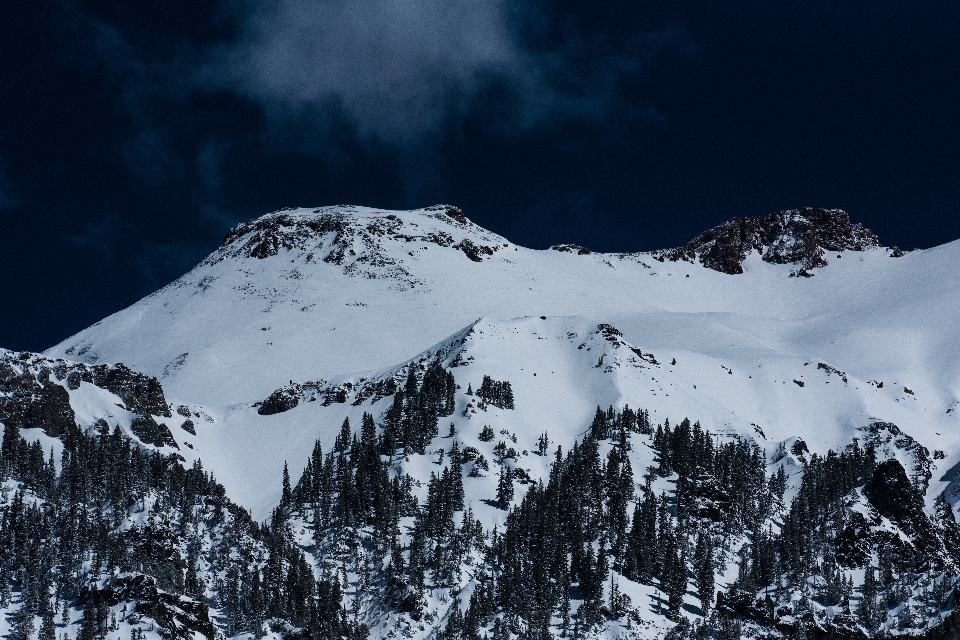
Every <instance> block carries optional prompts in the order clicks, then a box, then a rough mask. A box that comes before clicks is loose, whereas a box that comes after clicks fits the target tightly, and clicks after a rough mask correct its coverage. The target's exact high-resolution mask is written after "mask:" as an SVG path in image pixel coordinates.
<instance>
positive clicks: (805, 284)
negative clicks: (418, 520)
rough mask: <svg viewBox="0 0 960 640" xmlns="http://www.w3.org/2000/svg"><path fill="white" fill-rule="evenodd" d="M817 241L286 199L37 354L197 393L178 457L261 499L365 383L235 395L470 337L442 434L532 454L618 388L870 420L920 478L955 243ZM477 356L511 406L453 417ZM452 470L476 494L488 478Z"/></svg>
mask: <svg viewBox="0 0 960 640" xmlns="http://www.w3.org/2000/svg"><path fill="white" fill-rule="evenodd" d="M826 258H827V259H828V262H829V264H828V265H827V266H825V267H823V268H820V269H816V270H815V271H814V272H815V277H809V278H803V277H789V274H790V273H791V271H793V270H794V269H795V265H790V264H780V265H778V264H771V263H768V262H765V261H763V260H762V259H761V256H760V255H759V254H757V253H752V254H750V255H748V257H747V259H746V260H745V262H744V263H743V270H744V272H743V273H742V274H738V275H727V274H724V273H720V272H718V271H714V270H711V269H707V268H705V267H703V266H701V265H700V264H697V263H691V262H683V261H680V262H670V261H666V262H660V261H658V260H657V259H656V257H655V255H654V254H615V255H614V254H592V253H590V254H582V255H581V254H580V253H578V252H577V251H559V250H546V251H537V250H531V249H526V248H523V247H518V246H516V245H514V244H512V243H510V242H509V241H507V240H505V239H504V238H502V237H500V236H497V235H496V234H493V233H491V232H489V231H486V230H484V229H482V228H480V227H477V226H476V225H474V224H472V223H470V222H469V220H467V219H466V218H464V217H463V216H462V214H460V213H459V211H458V210H455V209H452V208H446V207H434V208H429V209H425V210H416V211H395V212H386V211H379V210H375V209H368V208H362V207H348V206H343V207H330V208H325V209H317V210H313V209H298V210H290V211H283V212H277V213H274V214H270V215H268V216H264V217H263V218H261V219H258V220H257V221H251V222H249V223H245V224H244V225H241V226H240V227H238V228H237V229H235V230H234V231H232V232H231V234H230V235H228V238H227V240H226V241H225V243H224V245H223V246H222V247H221V248H220V249H218V250H217V251H216V252H214V253H213V254H211V256H210V257H209V258H207V259H206V260H204V261H203V262H202V263H201V264H200V265H198V266H197V267H196V268H194V269H193V270H192V271H191V272H190V273H188V274H186V275H185V276H183V277H182V278H180V279H179V280H177V281H176V282H174V283H172V284H171V285H169V286H167V287H165V288H163V289H162V290H160V291H158V292H157V293H155V294H152V295H151V296H148V297H147V298H144V299H143V300H141V301H140V302H138V303H136V304H135V305H133V306H131V307H129V308H128V309H125V310H123V311H120V312H118V313H116V314H114V315H113V316H110V317H109V318H106V319H104V320H103V321H101V322H99V323H97V324H96V325H94V326H92V327H90V328H88V329H86V330H84V331H82V332H80V333H79V334H77V335H75V336H73V337H71V338H69V339H68V340H65V341H64V342H63V343H61V344H59V345H57V346H55V347H53V348H52V349H50V350H49V351H48V352H47V355H48V356H50V357H62V358H68V359H73V360H79V361H83V362H88V363H94V362H123V363H125V364H126V365H128V366H130V367H132V368H133V369H135V370H138V371H142V372H144V373H147V374H150V375H154V376H157V377H158V378H159V379H160V381H161V383H162V384H163V387H164V391H165V393H166V397H167V399H168V400H170V401H171V404H172V405H173V406H179V405H184V406H187V407H190V408H191V412H192V413H196V414H198V415H197V417H194V418H193V421H194V422H195V423H196V432H197V433H196V436H192V435H190V434H188V433H187V432H185V431H183V430H181V429H176V428H174V429H172V431H173V432H174V436H175V437H176V438H177V440H178V442H180V444H181V449H180V451H181V453H182V455H184V456H185V457H186V458H187V459H188V461H189V460H190V458H191V457H193V456H199V457H202V459H203V462H204V466H205V467H206V468H208V469H210V470H212V471H213V472H214V473H215V474H216V476H217V478H218V479H219V480H220V481H221V482H223V483H224V484H225V486H226V487H227V488H228V491H230V493H231V496H232V497H233V498H234V499H235V500H237V501H238V502H240V503H241V504H244V505H245V506H249V507H251V508H253V510H254V514H255V516H257V517H263V516H265V515H266V513H267V511H268V509H269V508H270V507H271V506H272V505H273V504H275V502H276V499H277V498H278V495H279V479H280V477H279V476H280V469H281V468H282V465H283V462H284V461H287V462H288V463H289V465H290V467H291V472H292V473H293V474H294V480H295V479H296V475H297V473H298V471H299V468H300V465H302V463H303V461H304V460H305V458H306V456H307V455H308V453H309V450H310V448H311V447H312V445H313V442H314V440H315V439H317V438H320V439H321V441H322V442H323V443H324V446H325V449H327V448H328V447H329V446H330V444H332V442H333V438H334V437H335V435H336V431H337V429H338V428H339V425H340V422H341V421H342V420H343V417H345V416H347V415H349V416H350V417H351V421H354V420H356V422H354V424H355V425H357V424H359V418H360V415H361V414H362V413H363V412H364V411H372V412H374V413H375V415H378V414H379V412H382V411H383V410H385V408H386V402H387V401H380V402H379V403H378V404H371V403H370V401H369V400H367V401H364V402H363V403H361V404H360V405H357V406H354V405H353V404H352V402H353V400H348V401H347V402H346V403H343V404H338V403H334V404H331V405H329V406H323V403H322V402H312V403H311V402H308V401H306V400H305V401H304V402H303V403H301V404H300V405H299V406H297V407H296V408H294V409H292V410H291V411H288V412H284V413H281V414H276V415H271V416H261V415H259V414H258V413H257V412H256V409H255V408H254V407H252V405H253V404H254V403H257V402H260V401H262V400H264V399H265V398H266V397H267V396H268V395H270V393H272V392H273V391H274V390H276V389H278V388H280V387H284V386H286V385H289V384H291V383H303V382H307V381H325V382H324V383H323V384H328V385H336V384H343V383H344V382H347V381H352V382H354V383H356V382H358V381H359V380H360V379H361V378H367V379H368V380H370V379H375V378H376V377H377V376H381V377H382V376H386V375H392V374H393V373H396V371H398V370H399V368H400V367H402V366H403V365H404V364H406V363H408V362H409V361H410V359H411V357H412V356H414V354H418V353H421V354H422V353H425V352H427V351H429V352H430V353H431V354H433V353H435V352H436V351H437V349H438V348H439V346H442V345H446V347H445V348H444V351H445V356H444V357H446V358H448V360H449V359H452V358H455V357H456V355H454V354H456V353H459V352H460V351H461V350H462V351H464V353H466V354H469V355H465V356H463V357H464V358H467V357H472V358H473V360H467V361H466V366H463V367H455V368H454V372H455V375H456V378H457V382H458V384H460V385H461V387H462V389H461V391H460V392H459V393H460V395H458V413H457V414H456V417H455V419H454V420H453V422H454V423H455V428H456V430H457V432H458V434H459V435H458V436H457V437H458V438H459V439H460V443H461V445H469V446H476V447H478V448H480V450H481V451H482V450H483V449H482V448H481V446H487V447H488V448H489V446H491V445H492V444H495V442H496V441H494V443H488V444H485V443H479V442H474V440H475V438H476V434H477V433H478V432H479V429H480V428H481V427H482V426H483V424H487V423H489V424H490V425H491V426H493V427H494V429H495V431H497V432H498V434H499V431H500V429H506V430H508V431H509V432H510V433H511V434H515V435H516V436H517V439H518V442H517V444H516V445H513V446H515V447H517V450H518V451H522V450H524V449H526V450H528V455H527V456H522V455H521V456H520V458H519V459H518V464H520V465H521V466H522V465H523V464H527V465H529V467H530V471H531V474H533V475H538V474H540V473H542V471H543V469H545V468H546V467H545V464H544V463H546V462H549V461H548V460H547V461H543V462H542V463H541V461H540V460H539V458H538V457H537V456H534V455H533V454H530V453H529V451H531V450H532V449H534V448H535V444H534V443H535V440H536V438H537V437H538V436H539V435H540V434H541V433H542V432H543V431H548V432H549V434H550V437H551V440H553V441H554V442H555V443H557V444H561V445H562V446H564V448H566V447H567V446H569V444H570V443H572V441H573V438H574V437H575V436H576V435H577V434H579V433H581V432H582V431H583V430H584V429H586V427H587V426H588V425H589V421H590V419H591V417H592V414H593V411H594V410H595V408H596V406H597V404H598V403H599V404H603V405H604V406H606V405H607V404H612V405H615V406H622V405H623V404H629V405H630V406H632V407H635V408H646V409H648V410H649V411H650V412H651V418H652V419H654V420H655V421H657V422H658V421H662V420H663V419H664V418H669V419H670V420H671V422H674V421H676V420H679V419H682V418H683V417H685V416H689V417H690V418H691V419H693V420H700V421H701V423H703V424H704V426H706V427H708V428H709V429H711V430H712V431H716V432H724V431H729V432H733V433H740V434H744V435H748V436H750V437H753V438H755V439H756V440H757V441H758V442H759V443H761V445H762V446H764V447H765V448H767V450H768V452H770V453H771V454H772V453H773V451H774V450H775V449H776V447H777V446H778V444H779V443H780V442H781V441H784V440H787V439H789V438H792V437H797V436H799V437H802V438H803V439H804V440H806V441H807V442H808V444H809V446H810V449H811V450H813V451H821V452H822V451H825V450H826V449H827V448H829V447H833V448H837V447H842V446H843V445H845V444H846V443H848V442H849V441H850V439H851V438H852V437H853V436H854V435H856V434H857V429H858V428H860V427H863V426H865V425H867V424H869V423H871V422H875V421H886V422H892V423H895V424H897V425H898V426H899V427H900V428H901V429H903V430H904V432H905V433H907V434H909V435H911V436H913V437H914V438H916V440H918V441H919V442H920V443H921V444H923V445H925V446H927V447H928V448H929V449H931V450H933V449H939V450H942V451H944V452H945V456H946V457H945V459H943V460H939V461H937V465H938V466H939V470H937V471H935V472H934V483H933V485H932V486H931V488H933V489H935V490H936V491H931V492H930V493H929V494H928V495H930V496H933V495H935V494H936V493H939V491H940V490H942V488H943V487H944V486H945V484H946V483H945V482H940V478H941V477H942V476H943V472H944V471H946V470H947V469H950V468H951V467H952V466H953V465H955V464H957V463H958V462H960V430H958V428H957V426H958V425H957V414H958V412H957V407H958V402H960V400H958V399H960V357H958V356H960V341H958V340H957V339H956V329H955V327H956V326H958V320H960V282H958V281H957V279H956V278H953V277H952V274H953V271H954V269H955V265H956V264H957V263H958V259H960V242H954V243H950V244H947V245H944V246H941V247H937V248H935V249H931V250H927V251H917V252H912V253H908V254H906V255H904V256H903V257H899V258H896V259H893V258H891V257H890V251H889V250H886V249H883V248H879V247H877V248H868V249H867V250H864V251H844V252H841V253H833V254H828V255H827V256H826ZM541 317H542V318H541ZM478 318H483V319H482V320H480V321H479V322H478V321H477V319H478ZM600 325H611V326H613V327H616V329H617V330H618V331H619V332H620V333H621V334H622V335H620V336H617V335H615V334H613V333H610V334H609V335H611V336H613V337H614V339H613V340H609V339H607V337H606V336H605V335H604V333H603V331H602V330H600V329H599V327H600ZM598 331H599V333H598ZM451 336H453V337H452V338H451ZM464 336H466V337H465V338H464ZM460 340H465V342H464V343H463V344H462V345H459V346H453V342H457V341H460ZM581 345H583V346H582V348H581ZM633 348H636V349H638V350H639V351H640V353H641V355H637V354H636V353H634V352H633V351H632V350H631V349H633ZM644 354H652V357H650V358H649V359H648V358H647V357H646V356H645V355H644ZM420 357H422V356H416V357H413V360H415V361H416V360H418V359H419V358H420ZM654 360H655V361H656V364H654V362H653V361H654ZM450 361H451V362H452V360H450ZM674 361H675V364H672V363H673V362H674ZM598 365H599V366H598ZM354 372H366V373H354ZM534 373H536V374H537V375H536V376H534ZM485 374H486V375H491V376H492V377H493V378H495V379H503V380H510V381H511V383H512V384H513V387H514V390H515V395H516V397H517V403H516V404H517V408H516V409H515V410H514V411H505V410H499V409H493V408H491V409H488V411H487V412H480V413H479V414H473V413H471V414H470V415H469V417H465V416H463V415H462V408H463V406H464V405H465V404H466V402H467V401H468V400H469V398H467V396H465V395H463V392H464V391H465V390H466V387H467V384H472V385H473V386H474V387H476V386H477V385H478V384H479V382H480V379H481V378H482V376H483V375H485ZM799 383H803V385H802V386H801V385H800V384H799ZM880 383H882V386H881V384H880ZM319 386H322V385H319ZM201 412H203V413H204V414H205V415H206V416H207V419H199V414H200V413H201ZM175 419H176V420H179V418H178V417H177V416H175ZM176 420H175V424H176ZM171 426H174V425H171ZM441 433H442V434H444V433H445V431H444V429H441ZM499 437H500V436H499V435H498V438H499ZM187 445H189V446H187ZM189 447H193V448H192V449H191V448H189ZM553 448H555V445H553ZM535 458H536V459H535ZM413 463H414V461H411V464H413ZM429 464H432V463H430V462H428V461H424V462H423V465H425V466H423V470H424V472H425V473H426V475H427V476H429V468H430V467H429V466H428V465H429ZM434 468H435V467H434ZM470 481H471V482H477V483H480V484H483V483H484V482H486V483H487V484H490V486H489V487H486V488H485V489H484V488H482V487H480V486H478V488H477V491H478V493H477V494H476V495H481V494H486V495H488V496H489V497H492V496H493V494H494V490H495V482H496V480H495V478H493V479H491V478H473V479H470ZM498 513H501V512H498ZM488 515H489V517H491V518H494V517H496V514H494V513H492V512H491V513H490V514H488Z"/></svg>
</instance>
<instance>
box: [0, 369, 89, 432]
mask: <svg viewBox="0 0 960 640" xmlns="http://www.w3.org/2000/svg"><path fill="white" fill-rule="evenodd" d="M27 355H28V356H29V354H27ZM10 360H12V361H10ZM0 422H3V423H4V424H5V425H8V426H13V427H17V428H18V429H29V428H34V427H39V428H41V429H43V431H44V433H46V434H47V435H49V436H51V437H54V438H57V437H60V436H62V435H64V434H66V433H67V432H69V431H70V430H72V429H76V428H77V425H76V416H75V415H74V412H73V408H72V407H71V406H70V394H69V393H68V392H67V390H66V389H64V388H63V386H61V385H60V384H58V383H57V382H55V381H52V380H51V379H50V369H49V368H42V369H41V370H39V371H35V370H32V369H31V368H30V366H29V365H28V364H27V361H25V360H22V359H21V358H20V357H19V356H17V357H15V358H10V359H9V360H8V361H0Z"/></svg>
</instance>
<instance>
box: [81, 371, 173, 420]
mask: <svg viewBox="0 0 960 640" xmlns="http://www.w3.org/2000/svg"><path fill="white" fill-rule="evenodd" d="M72 375H74V376H75V377H74V378H73V380H74V382H73V383H71V378H70V375H68V376H67V384H68V386H70V388H71V389H75V388H77V386H79V384H78V383H77V382H76V380H77V378H79V379H80V380H83V381H84V382H89V383H91V384H94V385H96V386H98V387H101V388H103V389H106V390H107V391H110V392H112V393H115V394H117V395H118V396H120V399H122V400H123V403H124V404H125V405H126V406H127V409H129V410H130V411H137V412H140V413H144V414H152V415H155V416H164V417H166V418H169V417H170V415H171V414H170V407H169V406H168V405H167V399H166V398H165V397H164V395H163V387H161V386H160V381H158V380H157V379H156V378H154V377H152V376H147V375H144V374H142V373H137V372H136V371H133V370H132V369H130V368H129V367H127V366H126V365H124V364H123V363H122V362H121V363H119V364H116V365H106V364H98V365H96V366H94V367H87V366H86V365H78V366H77V367H75V369H74V371H73V372H72ZM74 385H76V386H74Z"/></svg>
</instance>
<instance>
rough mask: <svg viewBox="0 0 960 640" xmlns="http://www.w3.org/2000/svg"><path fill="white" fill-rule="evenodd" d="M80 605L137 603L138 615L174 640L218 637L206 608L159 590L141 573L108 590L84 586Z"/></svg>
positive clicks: (114, 583)
mask: <svg viewBox="0 0 960 640" xmlns="http://www.w3.org/2000/svg"><path fill="white" fill-rule="evenodd" d="M77 602H78V603H79V604H81V605H85V606H86V605H88V604H97V603H103V604H106V605H108V606H113V605H117V604H120V603H123V602H133V603H135V608H134V612H135V615H139V616H143V617H147V618H150V619H152V620H153V621H154V622H156V623H157V625H158V626H160V627H161V628H162V629H165V630H166V631H167V632H168V633H169V637H171V638H182V639H183V640H188V639H189V640H193V638H194V637H195V636H194V633H199V634H201V635H202V636H204V637H205V638H208V639H209V640H213V638H214V637H216V635H217V633H216V629H215V627H214V625H213V623H212V622H211V621H210V611H209V609H208V608H207V605H205V604H203V603H201V602H197V601H195V600H192V599H190V598H186V597H184V596H177V595H173V594H171V593H166V592H164V591H161V590H159V589H158V588H157V585H156V581H155V580H154V579H153V578H152V577H149V576H145V575H142V574H138V575H133V576H120V577H118V578H116V579H115V580H113V581H112V582H111V586H110V587H107V588H105V589H90V588H89V587H83V589H82V590H81V591H80V594H79V596H78V597H77Z"/></svg>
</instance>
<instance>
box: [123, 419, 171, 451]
mask: <svg viewBox="0 0 960 640" xmlns="http://www.w3.org/2000/svg"><path fill="white" fill-rule="evenodd" d="M130 430H131V431H133V434H134V435H135V436H137V437H138V438H140V441H141V442H143V443H144V444H152V445H153V446H155V447H162V446H164V445H166V446H168V447H173V448H174V449H179V448H180V446H179V445H177V441H176V440H174V439H173V434H172V433H170V428H169V427H168V426H167V425H165V424H162V423H159V422H157V421H156V420H154V419H153V418H152V417H151V416H149V415H139V416H137V417H136V418H134V419H133V422H131V423H130Z"/></svg>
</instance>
